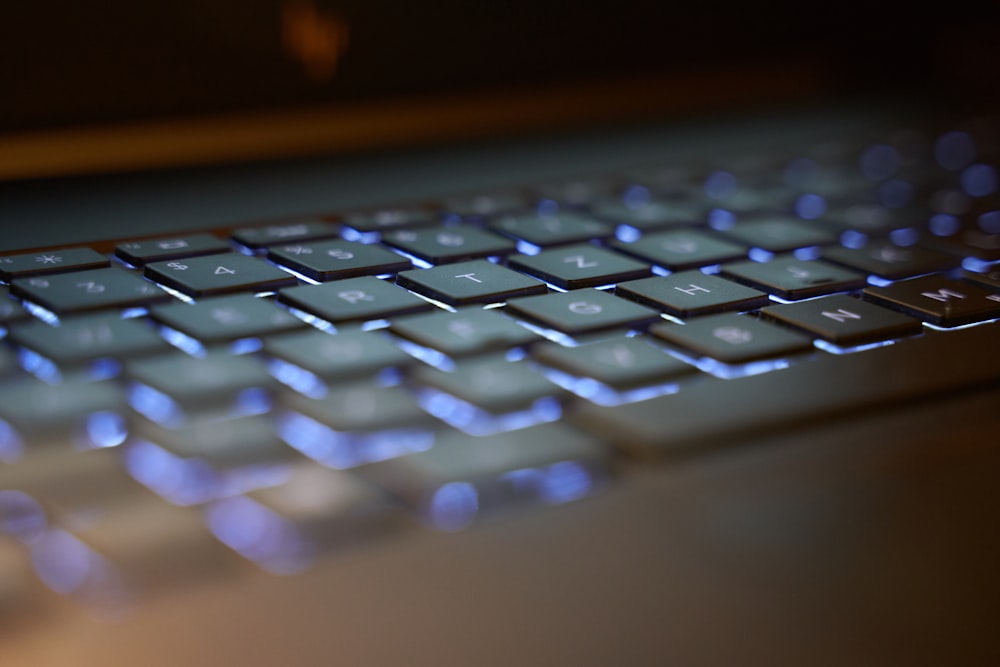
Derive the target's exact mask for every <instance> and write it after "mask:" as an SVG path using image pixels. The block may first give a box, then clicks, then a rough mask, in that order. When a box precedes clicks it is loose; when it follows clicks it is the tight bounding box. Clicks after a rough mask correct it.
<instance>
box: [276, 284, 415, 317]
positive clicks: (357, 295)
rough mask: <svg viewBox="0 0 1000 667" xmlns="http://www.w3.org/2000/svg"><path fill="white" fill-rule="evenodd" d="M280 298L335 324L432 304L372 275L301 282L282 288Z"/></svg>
mask: <svg viewBox="0 0 1000 667" xmlns="http://www.w3.org/2000/svg"><path fill="white" fill-rule="evenodd" d="M279 298H280V299H281V301H282V302H284V303H287V304H289V305H290V306H293V307H295V308H298V309H300V310H303V311H305V312H307V313H310V314H312V315H315V316H316V317H319V318H322V319H324V320H326V321H328V322H334V323H338V322H357V321H364V320H376V319H381V318H383V317H389V316H390V315H405V314H407V313H416V312H419V311H421V310H428V309H430V308H433V307H434V306H432V305H431V304H430V303H428V302H427V301H424V300H423V299H421V298H420V297H417V296H414V295H413V294H410V293H409V292H407V291H406V290H405V289H403V288H402V287H397V286H395V285H393V284H392V283H389V282H386V281H384V280H380V279H378V278H375V277H374V276H364V277H362V278H348V279H347V280H337V281H334V282H332V283H323V284H322V285H300V286H299V287H292V288H290V289H284V290H281V292H280V293H279Z"/></svg>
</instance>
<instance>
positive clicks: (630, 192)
mask: <svg viewBox="0 0 1000 667" xmlns="http://www.w3.org/2000/svg"><path fill="white" fill-rule="evenodd" d="M650 199H652V196H651V195H650V193H649V188H647V187H645V186H643V185H630V186H629V187H627V188H626V189H625V193H624V194H623V195H622V201H623V202H624V203H625V207H626V208H630V209H632V210H635V209H639V208H642V207H643V206H646V205H647V204H649V201H650Z"/></svg>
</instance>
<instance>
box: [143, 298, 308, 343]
mask: <svg viewBox="0 0 1000 667" xmlns="http://www.w3.org/2000/svg"><path fill="white" fill-rule="evenodd" d="M150 317H152V319H154V320H156V321H157V322H159V323H160V324H163V325H165V326H167V327H169V328H171V329H173V330H175V331H179V332H181V333H183V334H184V335H186V336H190V337H191V338H193V339H195V340H197V341H199V342H201V343H204V344H206V345H211V344H213V343H228V342H232V341H235V340H239V339H243V338H253V337H259V336H264V335H269V334H277V333H282V332H285V331H292V330H295V329H301V328H304V327H305V326H306V325H305V322H303V321H302V320H300V319H299V318H297V317H295V316H294V315H292V314H291V313H289V312H288V311H287V310H286V309H284V308H282V307H280V306H278V305H277V304H275V303H274V302H273V301H272V300H271V299H270V298H267V297H255V296H252V295H250V294H237V295H232V296H219V297H211V298H207V299H202V300H200V301H198V302H197V303H194V304H190V303H180V302H176V303H172V304H169V305H166V306H158V307H156V308H153V309H152V310H151V311H150Z"/></svg>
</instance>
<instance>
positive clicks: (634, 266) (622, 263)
mask: <svg viewBox="0 0 1000 667" xmlns="http://www.w3.org/2000/svg"><path fill="white" fill-rule="evenodd" d="M508 264H509V265H510V267H511V268H514V269H517V270H518V271H524V272H525V273H528V274H531V275H533V276H535V277H537V278H540V279H542V280H545V281H547V282H549V283H552V284H553V285H555V286H557V287H561V288H563V289H580V288H581V287H598V286H600V285H607V284H610V283H615V282H618V281H621V280H632V279H634V278H643V277H645V276H648V275H649V273H650V268H649V265H648V264H645V263H643V262H639V261H636V260H634V259H631V258H629V257H626V256H624V255H621V254H619V253H616V252H612V251H611V250H606V249H604V248H598V247H596V246H592V245H590V244H584V243H579V244H576V245H571V246H566V247H564V248H555V249H549V250H543V251H542V252H540V253H539V254H537V255H517V256H515V257H511V258H510V260H509V262H508Z"/></svg>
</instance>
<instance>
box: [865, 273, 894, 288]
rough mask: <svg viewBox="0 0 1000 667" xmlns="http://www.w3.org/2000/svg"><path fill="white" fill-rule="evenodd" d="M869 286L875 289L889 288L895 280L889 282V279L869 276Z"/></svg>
mask: <svg viewBox="0 0 1000 667" xmlns="http://www.w3.org/2000/svg"><path fill="white" fill-rule="evenodd" d="M867 282H868V284H869V285H874V286H875V287H888V286H889V285H891V284H893V283H894V282H895V281H894V280H889V279H887V278H880V277H879V276H876V275H869V276H868V280H867Z"/></svg>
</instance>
